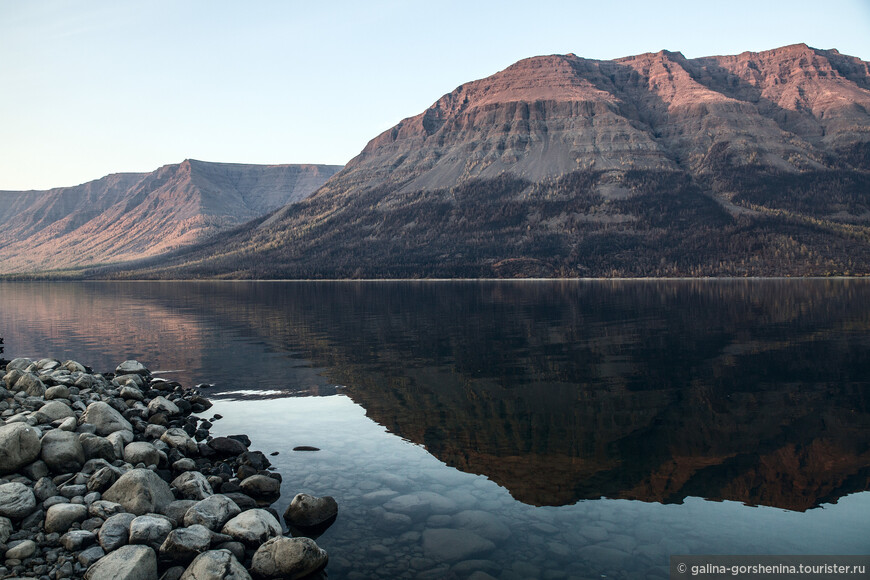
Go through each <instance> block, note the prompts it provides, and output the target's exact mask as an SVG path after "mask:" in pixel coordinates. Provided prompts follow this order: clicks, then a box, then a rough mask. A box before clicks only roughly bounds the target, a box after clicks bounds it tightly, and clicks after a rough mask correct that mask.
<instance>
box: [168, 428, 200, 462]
mask: <svg viewBox="0 0 870 580" xmlns="http://www.w3.org/2000/svg"><path fill="white" fill-rule="evenodd" d="M160 440H161V441H163V442H164V443H166V444H167V445H169V446H170V447H173V448H175V449H178V450H179V451H181V452H182V453H183V454H185V455H198V454H199V446H198V445H197V444H196V441H194V440H193V439H191V437H190V435H188V434H187V431H185V430H184V429H179V428H178V427H173V428H172V429H167V430H166V431H164V432H163V434H162V435H160Z"/></svg>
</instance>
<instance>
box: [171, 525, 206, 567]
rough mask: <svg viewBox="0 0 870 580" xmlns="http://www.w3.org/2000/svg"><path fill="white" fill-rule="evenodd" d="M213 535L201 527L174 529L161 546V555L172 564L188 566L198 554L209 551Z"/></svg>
mask: <svg viewBox="0 0 870 580" xmlns="http://www.w3.org/2000/svg"><path fill="white" fill-rule="evenodd" d="M211 534H212V532H211V530H209V529H208V528H206V527H205V526H200V525H193V526H190V527H188V528H177V529H174V530H172V531H171V532H169V535H168V536H166V540H164V542H163V544H162V545H161V546H160V555H161V557H163V558H166V559H168V560H169V561H171V562H183V563H185V564H188V563H190V562H191V561H193V559H194V558H196V556H197V554H200V553H202V552H205V551H206V550H208V548H209V546H210V545H211Z"/></svg>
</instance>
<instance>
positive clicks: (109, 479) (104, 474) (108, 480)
mask: <svg viewBox="0 0 870 580" xmlns="http://www.w3.org/2000/svg"><path fill="white" fill-rule="evenodd" d="M119 477H120V472H119V471H118V469H117V468H115V467H112V466H106V467H101V468H99V469H98V470H96V471H95V472H94V473H93V474H91V476H90V477H89V478H88V491H98V492H100V493H103V492H104V491H106V490H107V489H109V488H110V487H112V485H113V484H114V483H115V482H116V481H118V478H119Z"/></svg>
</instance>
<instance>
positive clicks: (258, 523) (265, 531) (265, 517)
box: [221, 509, 283, 546]
mask: <svg viewBox="0 0 870 580" xmlns="http://www.w3.org/2000/svg"><path fill="white" fill-rule="evenodd" d="M282 532H283V530H282V529H281V524H279V523H278V520H276V519H275V516H273V515H272V514H270V513H269V512H267V511H266V510H263V509H252V510H247V511H244V512H242V513H240V514H239V515H237V516H236V517H234V518H232V519H231V520H230V521H228V522H227V523H226V524H224V527H223V528H222V529H221V533H222V534H226V535H228V536H230V537H232V538H233V539H234V540H238V541H240V542H242V543H244V544H247V545H249V546H253V545H258V544H262V543H263V542H265V541H266V540H268V539H269V538H272V537H275V536H280V535H281V533H282Z"/></svg>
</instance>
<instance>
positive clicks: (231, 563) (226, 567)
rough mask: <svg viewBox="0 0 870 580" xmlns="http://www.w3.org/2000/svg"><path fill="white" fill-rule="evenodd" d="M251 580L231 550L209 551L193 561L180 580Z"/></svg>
mask: <svg viewBox="0 0 870 580" xmlns="http://www.w3.org/2000/svg"><path fill="white" fill-rule="evenodd" d="M206 578H208V579H215V580H217V579H220V580H250V578H251V575H250V574H249V573H248V571H247V570H245V567H244V566H242V565H241V564H240V563H239V561H238V560H237V559H236V557H235V556H234V555H233V553H232V552H230V551H229V550H209V551H208V552H203V553H202V554H200V555H198V556H197V557H196V558H194V559H193V562H191V563H190V565H189V566H188V567H187V569H186V570H185V571H184V574H182V575H181V578H180V579H179V580H204V579H206Z"/></svg>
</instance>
